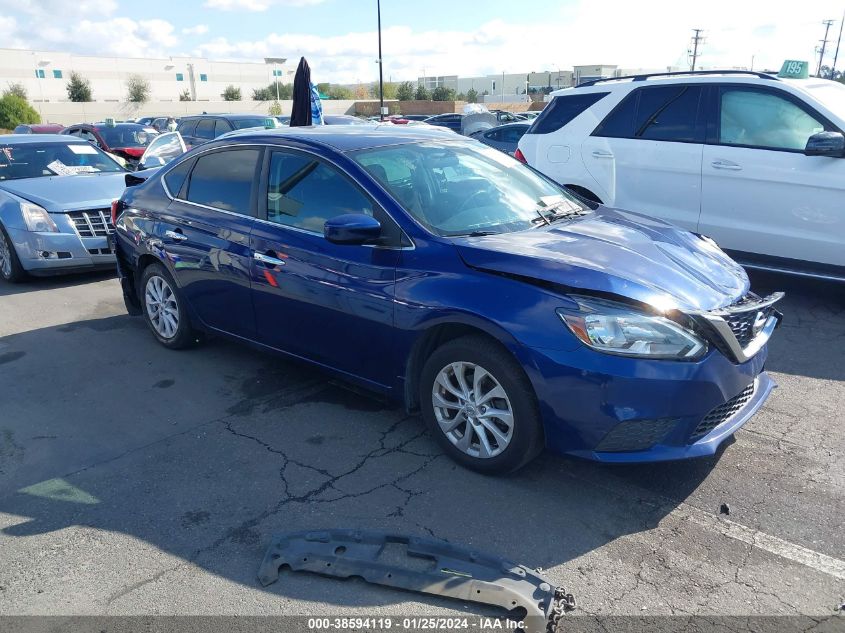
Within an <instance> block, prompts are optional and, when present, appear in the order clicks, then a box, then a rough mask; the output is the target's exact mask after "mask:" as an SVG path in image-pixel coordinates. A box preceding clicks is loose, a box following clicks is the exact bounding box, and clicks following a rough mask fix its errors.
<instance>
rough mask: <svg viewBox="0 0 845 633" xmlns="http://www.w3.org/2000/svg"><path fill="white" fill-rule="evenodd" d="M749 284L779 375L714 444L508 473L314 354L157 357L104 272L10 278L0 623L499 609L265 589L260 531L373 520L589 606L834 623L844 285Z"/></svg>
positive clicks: (844, 574) (550, 460) (202, 351)
mask: <svg viewBox="0 0 845 633" xmlns="http://www.w3.org/2000/svg"><path fill="white" fill-rule="evenodd" d="M753 281H754V285H755V287H756V290H758V292H767V291H770V290H776V289H785V290H786V291H787V298H786V299H785V301H784V302H783V304H782V310H783V312H784V313H785V322H784V324H783V326H782V327H781V328H780V329H779V330H778V331H777V332H776V334H775V337H774V340H773V341H772V343H771V353H770V358H769V361H768V367H767V369H768V370H769V371H770V373H771V374H772V375H773V377H774V378H775V379H776V381H777V382H778V383H779V388H778V389H777V390H776V391H775V392H774V394H773V395H772V397H771V399H770V400H769V402H768V403H767V404H766V406H765V407H764V408H763V410H762V411H761V412H760V413H759V414H758V415H757V416H756V417H755V418H753V420H752V421H751V422H750V423H748V424H747V425H746V426H745V427H744V428H743V429H742V430H741V431H740V432H739V433H737V435H736V437H735V439H734V440H733V441H731V442H728V443H727V444H726V445H725V446H724V447H723V450H722V451H720V453H719V454H718V455H717V456H715V457H713V458H706V459H699V460H694V461H686V462H675V463H664V464H656V465H638V466H606V465H598V464H593V463H589V462H584V461H580V460H576V459H571V458H565V457H560V456H556V455H551V454H545V455H543V456H541V457H540V458H539V459H538V460H537V461H536V462H534V463H532V464H531V465H530V466H529V467H527V468H526V469H525V470H523V471H521V472H519V473H517V474H516V475H514V476H510V477H505V478H490V477H484V476H481V475H478V474H475V473H472V472H469V471H466V470H463V469H461V468H459V467H457V466H455V465H454V464H453V463H452V462H451V461H449V460H448V459H447V458H445V457H444V456H442V455H441V454H440V452H439V451H438V449H437V447H436V446H435V445H434V443H433V442H432V441H431V440H430V439H429V437H428V436H427V435H426V432H425V430H424V427H423V424H422V422H421V420H420V419H419V418H418V417H414V416H407V415H405V414H404V413H403V412H402V411H400V410H398V409H395V408H391V407H388V406H386V405H385V404H384V403H382V402H380V401H379V400H377V399H373V398H371V397H369V396H366V395H362V394H360V393H356V392H354V391H351V390H350V389H349V388H347V387H346V386H344V385H340V384H337V383H335V382H331V381H329V380H328V379H327V377H326V376H325V375H324V374H321V373H320V372H318V371H315V370H313V369H311V368H309V367H306V366H304V365H300V364H295V363H292V362H288V361H286V360H283V359H280V358H278V357H274V356H270V355H267V354H263V353H260V352H257V351H255V350H252V349H249V348H246V347H242V346H239V345H237V344H235V343H232V342H229V341H225V340H220V339H212V340H209V341H207V342H206V343H204V344H203V345H202V346H200V347H198V348H196V349H194V350H189V351H181V352H174V351H169V350H166V349H164V348H163V347H161V346H160V345H158V344H156V343H155V341H154V339H153V337H152V335H151V334H150V333H149V331H148V330H147V328H146V325H145V324H144V322H143V321H142V320H141V319H140V318H132V317H129V316H127V315H126V313H125V311H124V308H123V303H122V299H121V294H120V289H119V285H118V283H117V281H116V280H115V279H114V278H113V277H112V276H111V275H83V276H75V277H68V278H57V279H40V280H34V281H32V282H29V283H26V284H22V285H19V286H10V285H0V614H6V615H8V614H19V615H20V614H53V615H69V614H90V615H94V614H96V615H133V614H164V615H167V614H204V615H213V614H229V615H283V614H310V615H314V614H319V615H332V616H334V615H351V614H364V615H407V614H420V615H422V614H476V613H488V612H490V610H489V609H485V608H482V607H478V606H477V605H472V604H470V603H463V602H456V601H447V600H444V599H439V598H436V597H426V596H420V595H417V594H413V593H407V592H402V591H398V590H392V589H387V588H382V587H377V586H372V585H368V584H366V583H364V582H362V581H359V580H351V581H339V580H334V579H330V578H323V577H319V576H313V575H309V574H301V573H291V572H283V573H282V576H281V578H280V580H279V581H278V582H276V583H275V584H272V585H270V586H268V587H262V586H261V585H260V584H259V583H258V581H257V578H256V573H257V570H258V566H259V563H260V562H261V559H262V556H263V554H264V551H265V549H266V547H267V545H268V543H269V540H270V538H271V536H272V535H273V534H274V533H277V532H281V531H289V530H304V529H316V528H376V529H388V530H391V531H396V532H402V533H409V534H418V535H423V536H433V537H437V538H441V539H446V540H448V541H451V542H454V543H458V544H464V545H469V546H472V547H473V548H477V549H479V550H484V551H487V552H490V553H493V554H497V555H499V556H503V557H506V558H509V559H511V560H514V561H517V562H519V563H522V564H525V565H528V566H531V567H542V568H543V569H544V570H546V573H548V575H549V576H551V577H552V578H553V579H554V581H555V582H557V583H558V584H560V585H563V586H564V587H566V589H567V590H569V591H571V592H572V593H573V594H575V596H576V598H577V600H578V605H579V611H578V612H579V613H581V614H587V615H638V616H639V615H646V614H647V615H670V614H676V615H690V614H704V615H732V616H749V615H794V614H804V615H811V616H823V617H827V616H830V615H832V614H834V613H835V612H834V609H835V608H836V607H837V606H838V605H840V604H842V603H843V601H845V560H843V559H845V555H844V554H843V547H842V544H843V534H845V530H843V524H845V500H844V499H843V497H845V495H843V490H845V458H844V457H843V449H842V447H843V444H845V441H843V440H845V424H843V422H845V414H843V409H845V286H842V285H836V284H827V283H820V282H810V281H802V280H792V279H788V278H784V277H778V276H761V275H755V276H754V279H753ZM726 512H727V513H728V514H726ZM842 617H845V616H842Z"/></svg>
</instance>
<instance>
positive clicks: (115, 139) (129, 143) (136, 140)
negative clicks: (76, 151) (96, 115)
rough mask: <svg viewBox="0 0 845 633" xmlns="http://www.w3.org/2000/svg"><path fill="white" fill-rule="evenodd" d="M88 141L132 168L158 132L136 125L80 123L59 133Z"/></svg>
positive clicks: (146, 126)
mask: <svg viewBox="0 0 845 633" xmlns="http://www.w3.org/2000/svg"><path fill="white" fill-rule="evenodd" d="M61 134H70V135H71V136H77V137H79V138H82V139H85V140H86V141H90V142H91V143H93V144H94V145H96V146H97V147H99V148H100V149H101V150H103V151H104V152H109V153H110V154H114V155H115V156H120V157H121V158H123V159H125V160H126V161H127V162H128V163H129V164H130V165H132V166H133V167H134V166H136V165H137V164H138V160H139V159H140V158H141V156H142V155H143V154H144V150H146V149H147V145H149V144H150V141H152V140H153V139H154V138H155V137H156V136H158V132H156V131H155V129H153V128H151V127H150V126H148V125H140V124H138V123H80V124H77V125H71V126H68V127H66V128H65V129H63V130H62V131H61Z"/></svg>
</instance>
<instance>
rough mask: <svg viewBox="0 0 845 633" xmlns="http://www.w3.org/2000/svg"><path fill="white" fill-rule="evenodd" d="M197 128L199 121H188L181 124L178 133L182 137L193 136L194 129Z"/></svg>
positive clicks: (177, 129)
mask: <svg viewBox="0 0 845 633" xmlns="http://www.w3.org/2000/svg"><path fill="white" fill-rule="evenodd" d="M196 127H197V119H187V120H183V121H180V122H179V126H178V127H177V128H176V131H177V132H179V134H181V135H182V136H193V134H194V129H196Z"/></svg>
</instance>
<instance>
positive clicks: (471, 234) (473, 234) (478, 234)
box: [452, 231, 501, 237]
mask: <svg viewBox="0 0 845 633" xmlns="http://www.w3.org/2000/svg"><path fill="white" fill-rule="evenodd" d="M500 234H501V232H500V231H470V232H469V233H458V234H456V235H452V237H484V236H485V235H500Z"/></svg>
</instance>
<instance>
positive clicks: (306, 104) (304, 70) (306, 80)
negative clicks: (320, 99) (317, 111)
mask: <svg viewBox="0 0 845 633" xmlns="http://www.w3.org/2000/svg"><path fill="white" fill-rule="evenodd" d="M311 124H312V120H311V67H310V66H308V62H307V61H306V60H305V58H304V57H301V58H300V59H299V66H297V68H296V75H294V77H293V107H292V108H291V112H290V124H289V125H290V126H291V127H295V126H298V125H311Z"/></svg>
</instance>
